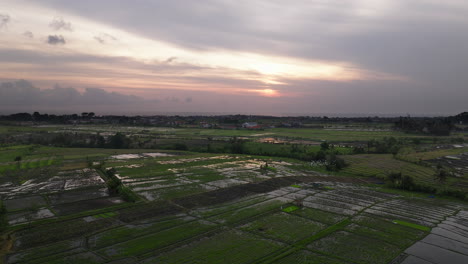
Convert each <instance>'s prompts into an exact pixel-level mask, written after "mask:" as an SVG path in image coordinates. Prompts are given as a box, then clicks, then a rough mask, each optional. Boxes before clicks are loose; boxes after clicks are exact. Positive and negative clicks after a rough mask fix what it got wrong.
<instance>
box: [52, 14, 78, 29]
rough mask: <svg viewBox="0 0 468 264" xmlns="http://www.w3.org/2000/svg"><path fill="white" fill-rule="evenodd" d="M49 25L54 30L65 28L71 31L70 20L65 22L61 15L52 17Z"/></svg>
mask: <svg viewBox="0 0 468 264" xmlns="http://www.w3.org/2000/svg"><path fill="white" fill-rule="evenodd" d="M49 27H51V28H52V29H54V30H57V31H58V30H66V31H73V27H72V24H71V23H70V22H67V21H65V20H63V18H61V17H56V18H54V19H53V20H52V21H51V22H50V23H49Z"/></svg>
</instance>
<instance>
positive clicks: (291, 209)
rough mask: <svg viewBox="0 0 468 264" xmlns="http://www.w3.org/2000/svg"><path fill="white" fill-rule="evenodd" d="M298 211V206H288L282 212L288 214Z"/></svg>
mask: <svg viewBox="0 0 468 264" xmlns="http://www.w3.org/2000/svg"><path fill="white" fill-rule="evenodd" d="M298 209H299V207H298V206H295V205H291V206H288V207H286V208H284V209H283V212H286V213H290V212H293V211H296V210H298Z"/></svg>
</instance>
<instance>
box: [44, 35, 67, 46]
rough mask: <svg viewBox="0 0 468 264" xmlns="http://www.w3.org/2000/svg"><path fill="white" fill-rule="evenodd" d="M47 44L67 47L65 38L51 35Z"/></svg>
mask: <svg viewBox="0 0 468 264" xmlns="http://www.w3.org/2000/svg"><path fill="white" fill-rule="evenodd" d="M47 43H49V44H50V45H65V43H66V42H65V38H64V37H63V36H62V35H49V36H48V37H47Z"/></svg>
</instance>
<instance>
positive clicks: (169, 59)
mask: <svg viewBox="0 0 468 264" xmlns="http://www.w3.org/2000/svg"><path fill="white" fill-rule="evenodd" d="M176 59H177V57H169V58H167V60H165V61H164V62H165V63H171V62H173V61H175V60H176Z"/></svg>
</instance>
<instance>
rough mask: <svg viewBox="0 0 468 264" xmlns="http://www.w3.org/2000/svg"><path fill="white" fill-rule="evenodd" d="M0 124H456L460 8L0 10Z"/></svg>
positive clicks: (368, 0) (191, 5) (452, 2)
mask: <svg viewBox="0 0 468 264" xmlns="http://www.w3.org/2000/svg"><path fill="white" fill-rule="evenodd" d="M0 39H1V41H0V114H1V113H7V112H15V111H34V110H36V109H37V110H41V111H56V112H60V111H62V112H69V111H81V110H87V111H90V110H93V111H95V112H99V113H146V114H158V113H168V112H198V113H203V112H204V113H253V114H276V115H279V114H283V115H284V114H306V115H314V114H322V113H329V114H347V115H351V114H366V115H371V114H372V115H374V114H381V115H382V114H407V113H408V114H413V115H423V114H424V115H450V114H457V113H459V112H462V111H467V110H468V2H467V1H466V0H447V1H440V0H411V1H407V0H296V1H282V0H199V1H189V0H170V1H168V0H166V1H162V0H100V1H95V0H80V1H73V0H34V1H32V0H30V1H26V0H2V1H1V2H0Z"/></svg>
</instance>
